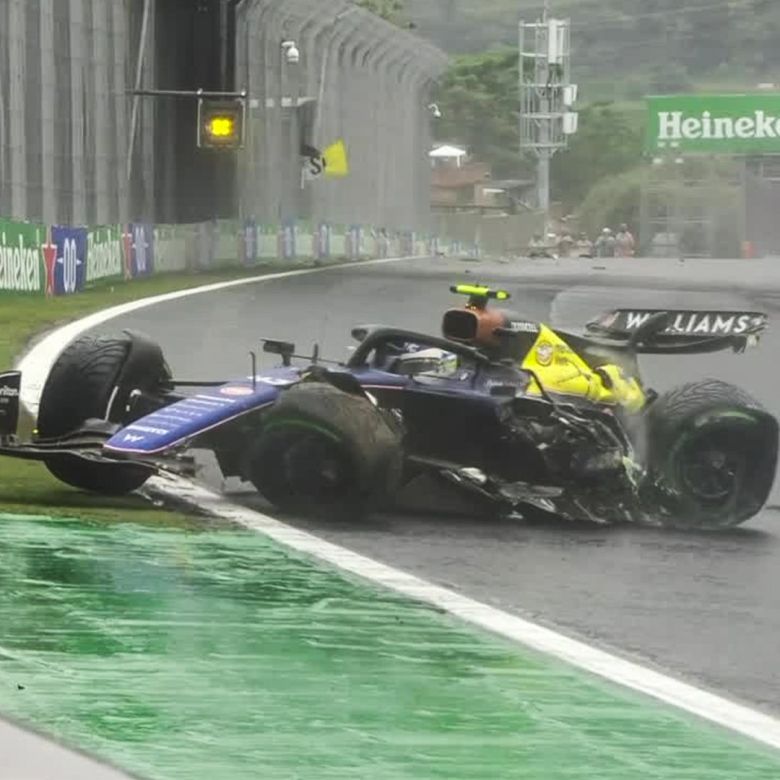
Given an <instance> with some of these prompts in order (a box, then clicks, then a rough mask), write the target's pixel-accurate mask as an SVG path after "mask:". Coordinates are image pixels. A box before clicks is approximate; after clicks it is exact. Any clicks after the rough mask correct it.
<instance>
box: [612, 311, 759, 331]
mask: <svg viewBox="0 0 780 780" xmlns="http://www.w3.org/2000/svg"><path fill="white" fill-rule="evenodd" d="M654 313H655V312H652V311H626V312H624V313H623V314H624V317H625V325H624V327H625V330H628V331H632V330H637V329H638V328H640V327H641V326H642V325H644V324H645V323H646V322H647V321H648V320H649V319H650V317H652V316H653V314H654ZM670 314H671V321H670V324H669V326H668V327H667V328H666V329H665V330H664V331H663V332H664V333H665V334H667V335H686V336H738V335H740V334H743V333H747V332H748V331H750V330H753V329H754V328H757V327H761V326H762V325H763V323H764V320H765V318H764V315H761V314H755V313H741V312H671V313H670ZM602 325H603V322H602ZM607 327H608V326H607Z"/></svg>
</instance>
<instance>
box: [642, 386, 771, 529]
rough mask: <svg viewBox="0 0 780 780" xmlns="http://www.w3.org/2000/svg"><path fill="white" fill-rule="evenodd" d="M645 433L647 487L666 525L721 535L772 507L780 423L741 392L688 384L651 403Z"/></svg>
mask: <svg viewBox="0 0 780 780" xmlns="http://www.w3.org/2000/svg"><path fill="white" fill-rule="evenodd" d="M646 435H647V445H648V466H649V475H650V477H649V478H650V485H649V488H650V492H651V494H652V495H653V498H654V500H655V502H656V503H657V505H658V507H659V508H660V516H659V517H658V520H659V521H660V522H661V523H662V524H663V525H666V526H669V527H674V528H683V529H701V530H722V529H726V528H731V527H734V526H737V525H739V524H740V523H743V522H745V521H746V520H748V519H749V518H751V517H753V516H754V515H755V514H757V513H758V512H759V511H760V509H761V507H762V506H763V505H764V504H765V503H766V500H767V498H768V497H769V493H770V491H771V489H772V484H773V482H774V478H775V470H776V466H777V452H778V424H777V421H776V420H775V419H774V417H772V416H771V415H770V414H769V413H767V412H766V411H765V410H764V409H763V408H762V407H761V405H760V404H759V403H758V401H756V400H755V399H754V398H752V397H751V396H750V395H748V394H747V393H746V392H744V391H743V390H741V389H739V388H737V387H734V386H733V385H730V384H727V383H726V382H721V381H719V380H715V379H708V380H704V381H700V382H691V383H689V384H686V385H682V386H681V387H679V388H676V389H675V390H672V391H670V392H669V393H666V394H665V395H662V396H661V397H660V398H658V399H657V400H656V401H655V402H654V403H653V404H652V405H651V407H650V409H649V411H648V417H647V428H646Z"/></svg>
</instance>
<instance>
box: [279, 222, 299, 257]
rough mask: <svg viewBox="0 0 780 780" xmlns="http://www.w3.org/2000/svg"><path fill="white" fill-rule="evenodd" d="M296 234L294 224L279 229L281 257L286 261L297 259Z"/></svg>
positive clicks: (290, 223)
mask: <svg viewBox="0 0 780 780" xmlns="http://www.w3.org/2000/svg"><path fill="white" fill-rule="evenodd" d="M295 232H296V231H295V223H293V222H288V223H286V224H284V225H282V226H281V227H280V228H279V257H281V258H283V259H284V260H294V259H295V256H296V248H295Z"/></svg>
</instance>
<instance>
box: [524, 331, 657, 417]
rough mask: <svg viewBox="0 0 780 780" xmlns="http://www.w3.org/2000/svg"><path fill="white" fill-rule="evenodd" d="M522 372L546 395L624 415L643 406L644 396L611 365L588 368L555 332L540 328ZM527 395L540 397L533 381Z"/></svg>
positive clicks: (621, 371) (630, 380) (637, 386)
mask: <svg viewBox="0 0 780 780" xmlns="http://www.w3.org/2000/svg"><path fill="white" fill-rule="evenodd" d="M522 368H525V369H527V370H529V371H533V372H534V374H535V375H536V376H537V377H538V378H539V382H541V384H542V386H543V387H544V389H545V390H546V391H547V392H548V393H559V394H561V395H571V396H578V397H580V398H587V399H588V400H589V401H593V402H594V403H599V404H607V405H611V406H622V407H624V408H625V409H627V410H628V411H631V412H636V411H639V410H640V409H641V408H642V407H643V406H644V405H645V400H646V399H645V394H644V392H643V391H642V388H641V386H640V385H639V382H637V380H636V379H635V378H634V377H629V376H626V375H625V373H624V371H623V369H622V368H621V367H620V366H618V365H615V364H613V363H609V364H606V365H603V366H599V368H598V371H596V370H595V369H593V368H591V367H590V366H589V365H588V364H587V363H586V362H585V361H584V360H583V359H582V358H581V357H580V356H579V355H578V354H577V353H576V352H575V351H574V350H573V349H572V348H571V347H570V346H569V345H568V344H567V343H566V342H565V341H564V340H563V339H562V338H561V337H560V336H559V335H558V334H557V333H555V331H553V330H551V329H550V328H548V327H547V326H546V325H540V327H539V336H538V338H537V339H536V342H535V343H534V345H533V347H532V348H531V349H530V350H529V352H528V354H527V355H526V356H525V358H524V360H523V363H522ZM527 392H528V394H529V395H541V390H540V389H539V386H538V384H537V383H536V380H531V383H530V385H529V386H528V391H527Z"/></svg>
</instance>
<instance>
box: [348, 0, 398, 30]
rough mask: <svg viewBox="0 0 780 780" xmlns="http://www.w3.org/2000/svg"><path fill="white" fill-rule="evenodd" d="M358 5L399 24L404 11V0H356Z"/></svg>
mask: <svg viewBox="0 0 780 780" xmlns="http://www.w3.org/2000/svg"><path fill="white" fill-rule="evenodd" d="M355 2H356V3H357V5H359V6H360V7H361V8H365V9H366V10H367V11H371V13H374V14H376V15H377V16H381V17H382V18H383V19H386V20H387V21H388V22H393V24H398V23H399V22H400V18H401V14H402V13H403V11H404V0H355Z"/></svg>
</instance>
